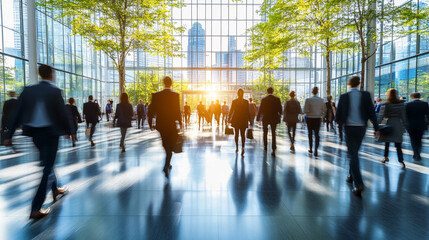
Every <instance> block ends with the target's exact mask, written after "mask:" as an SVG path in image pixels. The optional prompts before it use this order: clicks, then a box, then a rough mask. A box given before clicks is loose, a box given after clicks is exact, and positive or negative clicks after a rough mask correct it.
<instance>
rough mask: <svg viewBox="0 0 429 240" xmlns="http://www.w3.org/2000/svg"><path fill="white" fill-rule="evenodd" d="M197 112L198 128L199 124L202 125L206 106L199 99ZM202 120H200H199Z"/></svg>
mask: <svg viewBox="0 0 429 240" xmlns="http://www.w3.org/2000/svg"><path fill="white" fill-rule="evenodd" d="M197 112H198V130H199V129H200V128H201V125H204V117H205V116H204V115H205V114H206V106H204V104H203V102H201V101H200V104H198V106H197ZM201 120H202V121H201Z"/></svg>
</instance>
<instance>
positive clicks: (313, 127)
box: [304, 87, 326, 157]
mask: <svg viewBox="0 0 429 240" xmlns="http://www.w3.org/2000/svg"><path fill="white" fill-rule="evenodd" d="M312 93H313V97H311V98H307V99H306V100H305V104H304V113H305V114H306V122H307V129H308V143H309V145H310V150H308V153H310V154H312V153H313V133H314V137H315V148H314V156H315V157H317V156H318V152H317V150H318V149H319V143H320V135H319V131H320V125H321V122H322V118H323V117H324V116H325V113H326V105H325V103H324V101H323V99H322V98H320V97H319V96H317V94H319V88H318V87H314V88H313V90H312Z"/></svg>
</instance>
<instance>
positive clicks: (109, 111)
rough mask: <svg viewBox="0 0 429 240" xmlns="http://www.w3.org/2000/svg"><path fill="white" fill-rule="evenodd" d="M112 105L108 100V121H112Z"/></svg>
mask: <svg viewBox="0 0 429 240" xmlns="http://www.w3.org/2000/svg"><path fill="white" fill-rule="evenodd" d="M112 110H113V109H112V104H111V103H110V100H107V104H106V109H105V111H106V119H107V121H110V115H111V114H112Z"/></svg>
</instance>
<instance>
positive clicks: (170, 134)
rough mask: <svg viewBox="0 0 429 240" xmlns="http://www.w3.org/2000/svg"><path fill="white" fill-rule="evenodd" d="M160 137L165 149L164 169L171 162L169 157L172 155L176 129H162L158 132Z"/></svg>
mask: <svg viewBox="0 0 429 240" xmlns="http://www.w3.org/2000/svg"><path fill="white" fill-rule="evenodd" d="M160 134H161V139H162V146H163V147H164V150H165V164H164V169H168V168H169V167H170V164H171V158H172V157H173V150H174V146H175V144H176V141H177V136H178V135H177V131H176V130H175V129H171V130H164V131H162V132H160Z"/></svg>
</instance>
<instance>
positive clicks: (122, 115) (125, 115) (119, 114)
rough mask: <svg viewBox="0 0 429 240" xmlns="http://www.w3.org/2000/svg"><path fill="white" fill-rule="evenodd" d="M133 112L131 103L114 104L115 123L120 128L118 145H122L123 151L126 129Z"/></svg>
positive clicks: (129, 125) (128, 126) (129, 124)
mask: <svg viewBox="0 0 429 240" xmlns="http://www.w3.org/2000/svg"><path fill="white" fill-rule="evenodd" d="M142 105H143V104H142ZM133 114H134V111H133V106H132V105H131V103H119V104H118V105H116V112H115V119H117V123H116V125H117V126H118V127H120V128H121V142H120V146H121V147H122V149H123V151H125V150H124V149H125V148H124V145H125V144H124V142H125V135H126V134H127V129H128V128H130V127H131V120H132V117H133Z"/></svg>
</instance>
